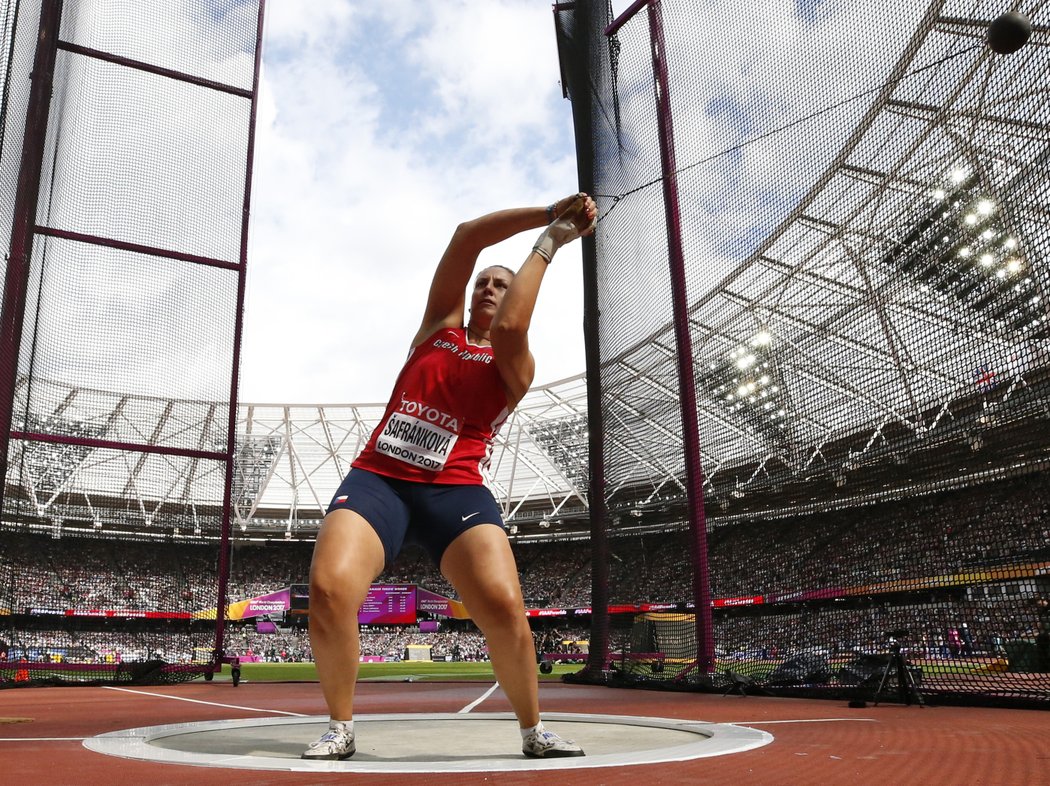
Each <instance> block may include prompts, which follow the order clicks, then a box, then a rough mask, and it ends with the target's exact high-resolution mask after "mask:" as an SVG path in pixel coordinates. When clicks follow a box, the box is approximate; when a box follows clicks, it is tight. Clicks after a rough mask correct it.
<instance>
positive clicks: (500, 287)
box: [470, 267, 514, 321]
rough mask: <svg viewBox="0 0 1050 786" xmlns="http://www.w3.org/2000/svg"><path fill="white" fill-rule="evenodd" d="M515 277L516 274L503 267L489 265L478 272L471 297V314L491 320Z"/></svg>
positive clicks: (475, 317)
mask: <svg viewBox="0 0 1050 786" xmlns="http://www.w3.org/2000/svg"><path fill="white" fill-rule="evenodd" d="M513 279H514V274H513V273H511V272H510V271H509V270H507V269H506V268H502V267H487V268H485V269H484V270H482V271H481V272H480V273H478V277H477V278H476V279H474V292H473V293H472V294H471V297H470V313H471V316H472V317H473V318H474V319H484V320H486V321H491V320H492V317H493V316H494V315H495V314H496V309H497V308H499V304H500V303H502V302H503V296H504V295H505V294H507V287H509V286H510V282H511V281H512V280H513Z"/></svg>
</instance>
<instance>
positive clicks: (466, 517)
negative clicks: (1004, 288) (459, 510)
mask: <svg viewBox="0 0 1050 786" xmlns="http://www.w3.org/2000/svg"><path fill="white" fill-rule="evenodd" d="M479 513H481V511H480V510H475V511H474V512H473V513H471V514H470V515H469V516H460V519H461V520H462V521H466V520H467V519H472V518H474V517H475V516H476V515H478V514H479Z"/></svg>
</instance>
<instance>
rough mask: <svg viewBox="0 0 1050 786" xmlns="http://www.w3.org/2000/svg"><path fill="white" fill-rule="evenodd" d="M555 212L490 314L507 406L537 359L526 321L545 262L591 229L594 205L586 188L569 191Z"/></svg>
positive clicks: (522, 391)
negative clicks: (583, 191)
mask: <svg viewBox="0 0 1050 786" xmlns="http://www.w3.org/2000/svg"><path fill="white" fill-rule="evenodd" d="M556 205H558V206H559V207H561V206H563V205H564V206H565V207H562V208H561V212H559V213H558V217H557V218H556V219H555V220H554V222H553V223H552V224H551V225H550V226H549V227H547V229H546V230H544V232H543V234H541V235H540V237H539V239H538V240H537V241H536V244H535V245H534V246H533V248H532V252H531V253H530V254H529V255H528V257H527V258H526V259H525V262H524V264H523V265H522V266H521V268H520V269H519V270H518V273H517V275H515V276H514V278H513V280H512V281H511V282H510V285H509V286H508V287H507V292H506V294H505V295H504V296H503V299H502V301H501V302H500V304H499V308H498V309H497V310H496V314H495V316H494V317H493V319H492V325H491V327H490V330H489V340H490V342H491V343H492V350H493V356H494V359H495V361H496V367H497V368H498V369H499V372H500V376H501V377H502V378H503V385H504V388H505V389H506V391H507V403H508V404H509V405H510V408H511V409H513V408H514V406H515V405H516V404H517V403H518V402H519V401H521V399H522V397H523V396H524V395H525V393H526V392H528V389H529V387H530V386H531V385H532V380H533V376H534V375H535V372H536V363H535V360H534V359H533V357H532V352H531V351H530V350H529V326H530V325H531V324H532V313H533V311H534V309H535V308H536V297H537V295H539V291H540V284H541V283H542V282H543V276H544V274H545V273H546V272H547V266H548V265H549V264H550V263H551V260H552V259H553V258H554V254H555V253H556V252H557V250H558V249H559V248H561V247H562V246H563V245H565V244H566V243H569V242H571V241H573V240H575V239H576V238H578V237H581V236H583V235H589V234H591V233H592V232H593V231H594V224H595V219H596V217H597V215H598V208H597V207H596V206H595V204H594V200H593V199H591V198H590V197H589V196H587V195H586V194H573V195H572V196H571V197H566V198H565V199H563V200H559V202H557V203H556Z"/></svg>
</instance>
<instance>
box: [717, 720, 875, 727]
mask: <svg viewBox="0 0 1050 786" xmlns="http://www.w3.org/2000/svg"><path fill="white" fill-rule="evenodd" d="M840 721H851V722H857V723H878V721H877V720H875V718H801V719H799V720H778V721H771V720H753V721H725V722H726V723H731V724H732V725H734V726H766V725H769V724H771V723H838V722H840Z"/></svg>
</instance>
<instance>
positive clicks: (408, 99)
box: [241, 2, 584, 403]
mask: <svg viewBox="0 0 1050 786" xmlns="http://www.w3.org/2000/svg"><path fill="white" fill-rule="evenodd" d="M286 5H290V4H281V3H274V4H271V6H277V7H280V8H281V10H280V11H279V12H278V13H277V14H273V15H271V16H270V17H269V19H268V20H267V27H266V48H264V64H265V65H264V71H263V84H262V99H263V100H262V103H261V111H260V115H259V124H258V129H257V147H256V160H255V166H256V168H255V182H254V188H253V196H252V224H251V243H250V257H249V258H250V262H249V290H248V300H247V308H246V321H245V343H244V356H243V362H242V376H241V381H242V384H241V399H242V400H243V401H257V402H262V401H268V402H277V401H279V402H325V403H336V402H364V401H379V400H383V399H385V398H386V396H387V395H389V392H390V389H391V387H392V385H393V382H394V378H395V376H396V375H397V372H398V370H399V369H400V366H401V364H402V362H403V361H404V357H405V353H406V352H407V349H408V343H409V341H410V339H411V337H412V334H413V333H414V332H415V330H416V328H417V327H418V323H419V319H420V317H421V315H422V309H423V305H424V302H425V298H426V292H427V288H428V286H429V283H430V279H431V276H432V274H433V269H434V266H435V265H436V263H437V260H438V258H439V257H440V255H441V252H442V251H443V250H444V247H445V245H446V244H447V242H448V239H449V237H450V236H451V233H452V231H453V229H454V228H455V226H456V224H457V223H458V222H459V221H461V220H465V219H468V218H473V217H474V216H476V215H479V214H481V213H484V212H488V211H490V210H495V209H499V208H503V207H512V206H517V205H529V204H546V203H547V202H549V201H551V200H553V199H554V198H556V197H559V196H562V195H564V194H566V193H570V192H571V191H572V190H574V189H575V187H576V169H575V157H574V152H573V143H572V125H571V106H570V105H569V103H568V102H567V101H564V100H563V99H562V98H561V89H560V86H559V84H558V78H559V71H558V61H557V52H556V47H555V42H554V31H553V24H552V21H551V11H550V8H549V7H548V6H544V5H542V4H541V5H537V4H535V3H531V2H498V3H497V2H490V3H486V4H485V5H484V6H479V5H478V4H468V3H461V2H446V3H441V4H432V3H419V2H415V3H411V2H395V3H384V4H366V3H345V2H344V3H327V4H318V5H319V6H320V7H319V8H317V9H314V8H313V6H312V4H310V6H311V12H310V14H308V15H303V16H298V15H296V14H289V13H288V12H287V9H286V8H283V6H286ZM299 5H300V4H296V7H297V8H298V7H299ZM413 102H414V103H413ZM532 240H533V237H532V235H531V234H528V235H527V236H519V237H517V238H514V239H511V240H510V241H507V242H505V243H503V244H501V245H500V246H497V247H494V248H492V249H489V250H487V251H486V252H485V253H483V255H482V257H481V260H480V262H479V264H481V265H485V264H491V263H492V262H497V261H498V262H501V263H504V264H508V265H509V266H511V267H516V266H517V265H518V264H520V262H521V261H522V260H523V259H524V257H525V255H526V253H527V251H528V248H529V247H530V246H531V243H532ZM579 260H580V257H579V250H578V248H570V249H566V250H565V251H563V252H562V253H561V254H559V257H558V260H557V262H556V263H555V265H554V267H553V268H552V269H551V271H550V274H549V276H548V280H547V282H546V283H545V285H544V291H543V292H541V296H540V303H539V306H538V308H537V312H536V315H535V318H534V321H533V329H532V332H531V341H532V346H533V351H534V353H535V354H536V357H537V382H550V381H554V380H555V379H560V378H563V377H566V376H571V375H573V374H578V373H581V372H582V371H583V366H584V355H583V339H582V328H581V323H582V294H581V291H582V284H581V280H582V276H581V273H580V262H579Z"/></svg>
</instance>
